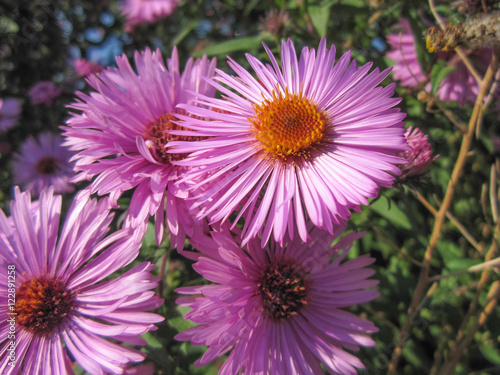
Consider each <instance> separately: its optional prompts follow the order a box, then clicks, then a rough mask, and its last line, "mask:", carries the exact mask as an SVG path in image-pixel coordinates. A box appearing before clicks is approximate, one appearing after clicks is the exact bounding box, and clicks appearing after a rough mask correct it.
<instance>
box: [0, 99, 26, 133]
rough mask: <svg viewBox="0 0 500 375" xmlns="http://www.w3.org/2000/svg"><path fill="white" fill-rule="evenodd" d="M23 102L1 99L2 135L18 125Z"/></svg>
mask: <svg viewBox="0 0 500 375" xmlns="http://www.w3.org/2000/svg"><path fill="white" fill-rule="evenodd" d="M20 114H21V102H20V101H19V100H17V99H15V98H5V99H0V133H2V132H4V131H6V130H9V129H10V128H12V127H13V126H15V125H17V121H18V119H19V115H20Z"/></svg>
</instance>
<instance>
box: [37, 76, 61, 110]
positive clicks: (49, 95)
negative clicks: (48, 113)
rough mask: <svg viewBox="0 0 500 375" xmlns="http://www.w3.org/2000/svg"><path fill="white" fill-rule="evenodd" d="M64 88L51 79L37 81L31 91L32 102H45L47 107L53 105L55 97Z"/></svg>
mask: <svg viewBox="0 0 500 375" xmlns="http://www.w3.org/2000/svg"><path fill="white" fill-rule="evenodd" d="M61 93H62V90H61V89H60V88H59V87H57V86H56V85H55V84H54V83H52V82H50V81H42V82H38V83H36V84H35V85H34V86H33V87H32V88H31V89H30V91H29V96H30V99H31V103H33V104H42V103H43V104H44V105H46V106H47V107H50V106H51V105H52V102H53V101H54V99H55V98H57V97H58V96H59V95H61Z"/></svg>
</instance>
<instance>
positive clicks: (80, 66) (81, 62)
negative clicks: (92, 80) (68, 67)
mask: <svg viewBox="0 0 500 375" xmlns="http://www.w3.org/2000/svg"><path fill="white" fill-rule="evenodd" d="M73 66H74V69H75V72H76V74H77V75H79V76H80V77H86V76H88V75H89V74H97V73H101V72H102V71H103V70H104V67H103V66H102V65H99V64H98V63H96V62H92V61H88V60H86V59H75V60H74V61H73Z"/></svg>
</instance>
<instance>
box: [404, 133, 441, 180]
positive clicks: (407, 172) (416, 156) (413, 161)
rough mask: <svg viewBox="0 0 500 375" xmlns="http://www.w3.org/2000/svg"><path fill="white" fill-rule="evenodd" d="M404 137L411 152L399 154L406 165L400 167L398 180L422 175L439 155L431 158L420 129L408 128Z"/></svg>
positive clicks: (425, 136)
mask: <svg viewBox="0 0 500 375" xmlns="http://www.w3.org/2000/svg"><path fill="white" fill-rule="evenodd" d="M405 137H406V142H408V145H409V146H410V147H411V150H408V151H404V152H401V153H400V155H401V156H402V157H403V158H405V159H406V160H407V163H406V164H403V165H401V176H399V179H400V180H404V179H407V178H409V177H417V176H420V175H422V174H423V173H424V172H425V170H426V169H427V168H428V167H429V165H431V164H432V162H433V161H434V160H436V159H437V158H438V157H439V155H436V156H434V157H433V156H432V147H431V145H430V143H429V141H428V140H427V135H425V134H424V133H422V131H421V130H420V129H418V128H413V127H411V126H410V127H409V128H408V130H407V131H406V133H405Z"/></svg>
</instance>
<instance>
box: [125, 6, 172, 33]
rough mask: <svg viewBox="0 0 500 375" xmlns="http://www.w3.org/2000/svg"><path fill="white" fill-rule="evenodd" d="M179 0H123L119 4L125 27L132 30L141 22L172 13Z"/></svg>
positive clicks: (152, 21) (157, 18)
mask: <svg viewBox="0 0 500 375" xmlns="http://www.w3.org/2000/svg"><path fill="white" fill-rule="evenodd" d="M179 1H180V0H123V1H122V3H121V6H120V9H121V12H122V14H123V15H124V16H125V29H126V30H129V31H130V30H132V29H133V28H134V27H135V26H137V25H138V24H142V23H154V22H156V21H158V20H160V19H162V18H165V17H167V16H169V15H170V14H172V13H173V12H174V10H175V8H176V7H177V3H178V2H179Z"/></svg>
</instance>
